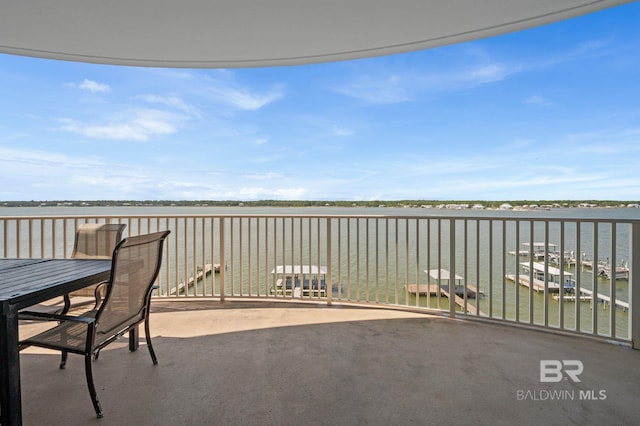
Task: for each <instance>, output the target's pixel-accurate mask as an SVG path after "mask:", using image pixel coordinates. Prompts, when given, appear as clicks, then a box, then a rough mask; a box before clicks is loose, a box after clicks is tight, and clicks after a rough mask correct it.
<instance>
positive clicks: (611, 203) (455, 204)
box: [0, 200, 640, 210]
mask: <svg viewBox="0 0 640 426" xmlns="http://www.w3.org/2000/svg"><path fill="white" fill-rule="evenodd" d="M0 207H62V208H64V207H247V208H251V207H298V208H300V207H355V208H363V207H375V208H381V207H390V208H399V207H400V208H425V209H449V210H485V209H487V210H551V209H555V208H640V201H615V200H509V201H487V200H469V201H453V200H451V201H443V200H371V201H344V200H334V201H331V200H258V201H239V200H223V201H221V200H194V201H186V200H182V201H172V200H146V201H137V200H91V201H90V200H87V201H81V200H74V201H70V200H48V201H0Z"/></svg>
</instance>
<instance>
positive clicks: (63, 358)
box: [60, 351, 69, 370]
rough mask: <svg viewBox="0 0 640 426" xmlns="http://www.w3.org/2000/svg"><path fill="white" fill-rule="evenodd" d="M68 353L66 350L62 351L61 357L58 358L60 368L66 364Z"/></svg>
mask: <svg viewBox="0 0 640 426" xmlns="http://www.w3.org/2000/svg"><path fill="white" fill-rule="evenodd" d="M68 355H69V353H68V352H67V351H62V359H61V360H60V370H64V368H65V367H66V366H67V356H68Z"/></svg>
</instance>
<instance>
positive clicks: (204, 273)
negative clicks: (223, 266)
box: [169, 263, 220, 295]
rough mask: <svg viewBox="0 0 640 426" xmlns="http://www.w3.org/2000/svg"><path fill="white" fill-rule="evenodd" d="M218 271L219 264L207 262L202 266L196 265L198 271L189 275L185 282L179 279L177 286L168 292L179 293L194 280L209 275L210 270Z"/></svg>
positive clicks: (193, 282)
mask: <svg viewBox="0 0 640 426" xmlns="http://www.w3.org/2000/svg"><path fill="white" fill-rule="evenodd" d="M212 271H214V272H219V271H220V265H218V264H215V265H214V264H211V263H207V264H205V265H204V268H200V267H198V272H197V273H196V275H195V276H191V277H190V278H189V279H188V280H187V281H186V282H184V281H181V282H179V283H178V285H177V286H175V287H174V288H172V289H171V292H170V293H169V294H171V295H175V294H179V293H180V292H182V291H183V290H187V289H188V288H189V287H191V286H193V285H194V284H195V283H196V282H198V281H201V280H202V279H203V278H204V277H206V276H208V275H211V272H212Z"/></svg>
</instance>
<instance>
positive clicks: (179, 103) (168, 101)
mask: <svg viewBox="0 0 640 426" xmlns="http://www.w3.org/2000/svg"><path fill="white" fill-rule="evenodd" d="M139 98H140V99H142V100H143V101H145V102H149V103H152V104H159V105H165V106H168V107H171V108H175V109H177V110H180V111H182V112H184V113H186V114H188V115H191V116H195V117H200V116H201V113H200V111H199V110H198V108H196V107H194V106H193V105H190V104H188V103H187V102H185V101H184V100H182V99H181V98H179V97H176V96H160V95H142V96H139Z"/></svg>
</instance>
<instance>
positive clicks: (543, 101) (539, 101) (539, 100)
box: [524, 95, 553, 106]
mask: <svg viewBox="0 0 640 426" xmlns="http://www.w3.org/2000/svg"><path fill="white" fill-rule="evenodd" d="M524 103H525V104H529V105H537V106H551V105H553V102H551V101H549V100H548V99H547V98H545V97H544V96H542V95H532V96H529V97H528V98H527V99H525V101H524Z"/></svg>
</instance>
